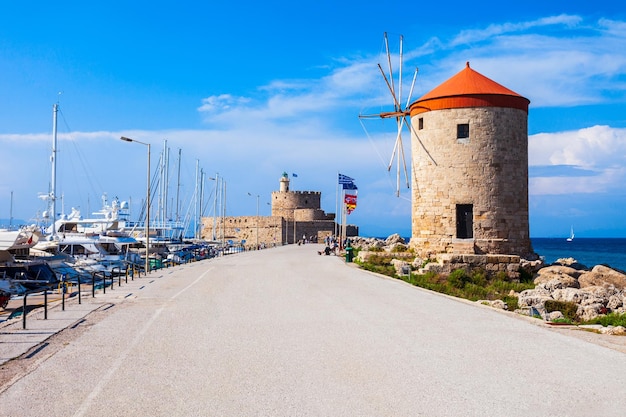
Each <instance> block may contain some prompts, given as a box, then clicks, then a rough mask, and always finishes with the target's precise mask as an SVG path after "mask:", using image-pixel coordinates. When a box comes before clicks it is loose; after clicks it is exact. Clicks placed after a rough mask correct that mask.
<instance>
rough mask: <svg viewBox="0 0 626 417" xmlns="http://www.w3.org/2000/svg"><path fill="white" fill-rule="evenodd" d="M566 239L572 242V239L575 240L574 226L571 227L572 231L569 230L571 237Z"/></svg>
mask: <svg viewBox="0 0 626 417" xmlns="http://www.w3.org/2000/svg"><path fill="white" fill-rule="evenodd" d="M566 240H567V241H568V242H571V241H572V240H574V226H572V227H571V229H570V232H569V237H568V238H567V239H566Z"/></svg>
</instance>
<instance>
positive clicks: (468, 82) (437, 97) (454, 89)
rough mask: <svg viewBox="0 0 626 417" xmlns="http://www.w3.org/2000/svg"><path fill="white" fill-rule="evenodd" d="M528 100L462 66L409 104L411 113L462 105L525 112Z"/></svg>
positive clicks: (466, 66)
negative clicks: (507, 108)
mask: <svg viewBox="0 0 626 417" xmlns="http://www.w3.org/2000/svg"><path fill="white" fill-rule="evenodd" d="M529 103H530V101H529V100H528V99H527V98H525V97H522V96H520V95H519V94H517V93H516V92H514V91H512V90H509V89H508V88H506V87H504V86H503V85H501V84H498V83H497V82H495V81H493V80H491V79H489V78H487V77H485V76H484V75H482V74H480V73H478V72H476V71H474V70H473V69H471V68H470V66H469V62H467V63H466V65H465V68H464V69H463V70H462V71H460V72H459V73H457V74H456V75H454V76H453V77H452V78H450V79H448V80H447V81H445V82H444V83H443V84H441V85H439V86H438V87H436V88H435V89H433V90H432V91H430V92H429V93H427V94H425V95H424V96H422V97H421V98H419V99H418V100H417V101H415V102H414V103H413V104H411V107H410V108H411V115H412V116H413V115H415V114H419V113H423V112H427V111H431V110H441V109H451V108H462V107H513V108H517V109H520V110H524V111H526V112H528V104H529Z"/></svg>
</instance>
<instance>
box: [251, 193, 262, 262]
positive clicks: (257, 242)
mask: <svg viewBox="0 0 626 417" xmlns="http://www.w3.org/2000/svg"><path fill="white" fill-rule="evenodd" d="M248 195H249V196H252V194H250V193H248ZM259 197H260V196H259V195H258V194H257V196H256V248H257V250H258V249H259Z"/></svg>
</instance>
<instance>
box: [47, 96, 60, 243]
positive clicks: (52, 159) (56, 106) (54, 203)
mask: <svg viewBox="0 0 626 417" xmlns="http://www.w3.org/2000/svg"><path fill="white" fill-rule="evenodd" d="M58 111H59V104H58V103H55V104H54V105H53V106H52V155H51V156H50V162H51V163H52V175H51V177H50V196H49V199H50V207H51V211H52V220H51V221H52V237H56V230H55V229H56V227H55V223H56V220H57V218H56V216H57V198H56V194H55V193H56V186H57V113H58Z"/></svg>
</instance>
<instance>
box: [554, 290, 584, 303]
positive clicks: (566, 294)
mask: <svg viewBox="0 0 626 417" xmlns="http://www.w3.org/2000/svg"><path fill="white" fill-rule="evenodd" d="M551 295H552V298H554V299H555V300H557V301H567V302H570V303H576V304H580V303H581V302H582V301H583V300H584V299H585V298H587V297H588V295H587V293H585V292H584V291H581V290H580V289H578V288H559V289H556V290H554V291H553V292H552V293H551Z"/></svg>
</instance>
